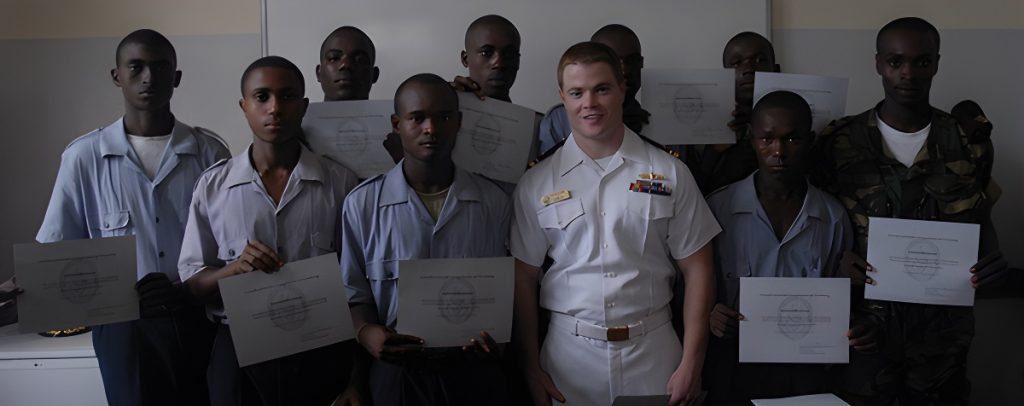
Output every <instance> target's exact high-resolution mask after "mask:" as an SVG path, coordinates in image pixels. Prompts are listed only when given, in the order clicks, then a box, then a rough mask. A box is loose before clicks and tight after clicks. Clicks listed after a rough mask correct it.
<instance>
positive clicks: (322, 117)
mask: <svg viewBox="0 0 1024 406" xmlns="http://www.w3.org/2000/svg"><path fill="white" fill-rule="evenodd" d="M394 109H395V107H394V104H393V103H392V101H391V100H352V101H332V102H322V103H310V104H309V109H307V110H306V116H305V118H304V119H303V120H302V130H303V132H304V133H305V134H306V140H307V141H309V145H310V148H311V149H312V150H313V151H314V152H316V153H317V154H321V155H326V156H328V157H330V158H331V159H334V160H335V161H338V163H341V164H342V165H344V166H345V167H346V168H348V169H350V170H352V171H353V172H355V173H356V176H359V178H360V179H366V178H370V177H373V176H376V175H379V174H382V173H384V172H387V171H388V170H389V169H391V168H392V167H394V166H395V161H394V160H393V159H392V158H391V155H390V154H388V151H387V150H386V149H385V148H384V139H385V138H387V135H388V133H390V132H391V113H393V112H394Z"/></svg>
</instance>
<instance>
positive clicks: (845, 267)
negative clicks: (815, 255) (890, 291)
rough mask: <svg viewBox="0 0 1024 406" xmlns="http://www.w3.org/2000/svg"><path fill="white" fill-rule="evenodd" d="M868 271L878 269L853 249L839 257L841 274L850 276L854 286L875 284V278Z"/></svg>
mask: <svg viewBox="0 0 1024 406" xmlns="http://www.w3.org/2000/svg"><path fill="white" fill-rule="evenodd" d="M868 272H877V271H876V270H875V268H874V267H872V266H871V264H868V263H867V262H866V261H864V259H863V258H861V257H860V255H857V254H854V253H853V251H846V252H843V257H842V258H840V259H839V275H840V276H845V277H847V278H850V284H852V285H854V286H864V284H868V285H874V284H875V280H874V279H871V277H870V276H868V274H867V273H868Z"/></svg>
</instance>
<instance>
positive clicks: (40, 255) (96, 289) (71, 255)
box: [14, 236, 139, 333]
mask: <svg viewBox="0 0 1024 406" xmlns="http://www.w3.org/2000/svg"><path fill="white" fill-rule="evenodd" d="M135 255H136V254H135V236H127V237H111V238H94V239H85V240H67V241H58V242H53V243H46V244H39V243H30V244H18V245H15V246H14V275H15V276H16V277H17V278H18V286H20V287H21V288H22V289H24V290H25V293H22V294H21V295H20V296H18V325H19V326H20V327H19V329H20V330H21V331H22V332H26V333H28V332H32V333H38V332H40V331H47V330H55V329H64V328H70V327H78V326H97V325H101V324H109V323H116V322H122V321H131V320H136V319H138V318H139V296H138V294H137V293H136V292H135V282H136V280H138V274H137V273H136V269H137V267H138V264H137V263H136V257H135Z"/></svg>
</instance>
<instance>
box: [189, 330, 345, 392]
mask: <svg viewBox="0 0 1024 406" xmlns="http://www.w3.org/2000/svg"><path fill="white" fill-rule="evenodd" d="M352 343H353V341H348V342H343V343H338V344H333V345H329V346H326V347H321V348H317V349H313V350H309V351H303V352H300V353H298V354H293V355H289V356H287V357H283V358H278V359H274V360H270V361H266V362H261V363H259V364H254V365H250V366H247V367H245V368H240V367H239V366H238V358H237V357H236V356H235V345H234V343H233V342H232V341H231V331H230V330H229V329H228V326H226V325H220V326H219V327H218V329H217V337H216V339H214V344H213V353H212V355H211V357H210V367H209V369H208V370H207V371H206V379H207V382H208V384H209V386H210V402H211V403H212V404H213V405H214V406H240V405H265V406H271V405H325V406H326V405H330V404H331V402H333V401H334V399H335V398H336V397H337V396H338V395H339V394H341V392H342V391H344V390H345V386H346V385H347V384H348V379H349V377H350V376H351V373H352Z"/></svg>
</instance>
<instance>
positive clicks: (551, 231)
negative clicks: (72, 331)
mask: <svg viewBox="0 0 1024 406" xmlns="http://www.w3.org/2000/svg"><path fill="white" fill-rule="evenodd" d="M642 174H648V175H650V174H654V175H658V177H663V178H664V179H660V180H653V182H657V183H661V184H663V185H665V186H667V187H668V188H670V189H671V193H670V194H668V195H658V194H651V193H644V192H635V191H631V190H630V184H631V183H634V182H637V181H638V180H641V177H642ZM560 191H568V192H569V194H570V196H571V197H569V198H567V199H564V200H561V201H557V202H549V204H547V205H545V204H544V203H542V201H541V200H542V199H543V198H544V197H545V196H549V195H552V194H554V193H557V192H560ZM514 206H515V208H514V214H513V215H514V222H513V225H512V232H511V237H510V240H509V244H510V247H511V251H512V255H513V256H515V257H516V258H517V259H519V260H520V261H523V262H525V263H527V264H530V265H533V266H537V267H539V266H541V264H542V263H543V262H544V257H545V256H550V257H551V258H552V259H553V260H554V264H553V265H552V266H551V268H550V269H549V270H548V271H547V272H546V273H545V274H544V276H543V278H542V280H541V282H540V283H541V286H540V305H541V307H543V308H545V309H548V310H551V311H553V312H558V313H564V314H568V315H570V316H574V317H576V318H578V319H582V320H586V321H588V322H590V323H593V324H596V325H604V326H619V325H627V324H630V323H634V322H637V321H639V320H641V319H643V318H644V317H646V316H648V315H651V314H654V312H656V311H658V310H663V309H664V308H665V307H666V306H667V305H668V303H669V301H670V300H671V299H672V282H673V280H674V278H675V274H676V270H675V265H674V264H673V259H683V258H686V257H688V256H690V255H691V254H693V253H695V252H696V251H697V250H699V249H700V248H702V247H703V246H704V245H706V244H708V243H709V242H710V241H711V240H712V238H714V236H715V235H716V234H718V232H719V231H721V229H720V228H719V226H718V223H717V222H716V221H715V218H714V216H713V215H712V214H711V211H710V210H709V209H708V206H707V204H705V202H704V199H703V197H702V195H701V193H700V190H698V189H697V186H696V184H695V183H694V181H693V177H692V176H691V175H690V172H689V170H687V168H686V166H685V165H684V164H683V163H682V162H680V161H679V160H678V159H675V158H673V157H672V156H671V155H669V154H668V153H666V152H664V151H662V150H661V149H659V148H657V147H655V146H653V145H650V144H648V143H646V142H644V141H643V140H642V139H640V137H639V136H637V135H636V134H635V133H633V132H632V131H630V130H629V129H626V135H625V138H624V140H623V141H622V146H621V147H620V148H619V150H618V151H617V152H616V153H615V154H614V155H613V156H612V159H611V161H610V162H609V163H608V165H607V167H606V168H605V169H604V170H601V169H600V167H599V166H598V165H597V164H596V163H595V162H594V160H593V159H591V158H590V157H588V156H587V155H586V154H585V153H584V152H583V151H582V150H580V148H579V146H578V145H576V141H575V136H574V135H570V137H569V138H568V139H567V140H566V142H565V145H564V146H563V147H562V148H561V149H559V150H558V151H556V152H555V153H554V154H553V155H552V156H550V157H548V159H546V160H544V161H542V162H540V163H538V164H537V165H536V166H534V167H533V168H532V169H530V170H529V171H527V172H526V174H525V175H523V178H522V179H521V180H520V182H519V185H518V187H517V188H516V191H515V198H514Z"/></svg>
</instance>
